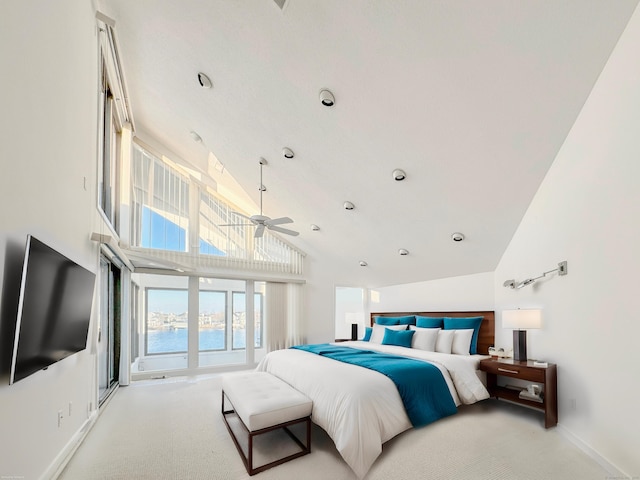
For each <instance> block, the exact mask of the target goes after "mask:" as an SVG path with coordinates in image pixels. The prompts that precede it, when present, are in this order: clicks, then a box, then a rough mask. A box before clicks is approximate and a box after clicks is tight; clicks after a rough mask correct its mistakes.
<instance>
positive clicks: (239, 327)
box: [232, 292, 263, 350]
mask: <svg viewBox="0 0 640 480" xmlns="http://www.w3.org/2000/svg"><path fill="white" fill-rule="evenodd" d="M232 304H233V322H232V328H233V330H232V338H233V349H234V350H240V349H244V348H246V347H247V315H246V293H245V292H233V301H232ZM262 312H263V294H262V293H254V295H253V323H254V347H255V348H261V347H262V323H263V322H262ZM249 321H251V320H249Z"/></svg>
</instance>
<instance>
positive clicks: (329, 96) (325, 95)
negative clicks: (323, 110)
mask: <svg viewBox="0 0 640 480" xmlns="http://www.w3.org/2000/svg"><path fill="white" fill-rule="evenodd" d="M320 101H321V102H322V105H324V106H325V107H333V105H334V104H335V103H336V99H335V97H334V96H333V93H331V92H330V91H329V90H326V89H325V90H320Z"/></svg>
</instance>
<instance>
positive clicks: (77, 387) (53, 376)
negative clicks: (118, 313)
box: [0, 0, 100, 479]
mask: <svg viewBox="0 0 640 480" xmlns="http://www.w3.org/2000/svg"><path fill="white" fill-rule="evenodd" d="M0 16H1V17H2V20H1V23H2V27H1V28H0V64H1V65H2V74H1V78H2V81H1V84H2V88H0V105H2V114H1V115H0V122H2V124H1V125H0V132H2V133H1V135H2V141H0V272H2V273H1V274H0V292H1V297H0V311H1V312H2V325H3V332H5V330H4V328H6V325H7V324H8V323H13V322H15V318H16V317H15V315H16V308H17V297H16V296H17V292H18V289H17V284H18V283H19V281H20V269H21V263H22V257H23V255H24V247H25V242H26V236H27V234H29V233H31V234H34V235H35V236H36V237H37V238H39V239H40V240H42V241H44V242H45V243H47V244H49V245H51V246H52V247H53V248H55V249H57V250H59V251H60V252H62V253H64V254H65V255H67V256H68V257H70V258H72V259H73V260H75V261H77V262H78V263H80V264H82V265H83V266H84V267H86V268H88V269H90V270H91V271H94V272H96V271H97V258H98V256H97V247H96V246H95V245H94V244H93V243H92V242H90V240H89V235H90V233H91V231H93V230H94V229H95V228H97V226H98V225H99V223H100V222H99V217H98V215H97V211H96V200H95V196H96V191H95V183H96V131H97V84H98V81H97V39H96V36H95V20H94V10H93V7H92V5H91V2H90V1H88V0H58V1H55V2H44V1H36V0H24V1H19V2H3V3H2V7H1V13H0ZM85 177H86V179H87V188H86V189H85V188H84V178H85ZM94 305H95V302H94ZM95 310H96V309H95V306H94V319H95V318H96V315H95V313H96V312H95ZM5 340H6V339H3V341H2V346H1V347H0V356H1V357H2V359H3V363H4V362H6V358H7V354H8V355H9V357H10V352H8V351H7V344H6V342H5ZM95 370H96V369H95V357H94V356H93V355H92V354H91V353H90V350H85V351H83V352H81V353H79V354H76V355H73V356H71V357H68V358H66V359H65V360H62V361H61V362H58V363H57V364H55V365H53V366H51V367H50V368H49V369H48V370H46V371H41V372H39V373H36V374H34V375H32V376H30V377H28V378H26V379H24V380H21V381H19V382H17V383H15V384H14V385H8V381H7V378H6V377H3V378H2V379H0V425H1V431H2V435H1V438H0V452H1V454H0V455H1V459H0V477H3V478H5V477H6V478H8V477H10V476H13V477H12V478H25V479H37V478H40V477H41V476H42V475H44V474H46V472H48V471H49V470H50V468H51V466H52V465H53V464H54V463H55V461H56V457H58V456H59V455H60V453H61V452H63V451H64V449H65V447H66V446H67V444H68V443H69V442H70V441H71V440H72V439H73V438H74V436H75V435H76V434H77V433H78V431H79V429H80V428H81V427H82V425H83V424H84V423H85V422H86V421H87V417H88V409H89V403H90V402H93V403H94V408H95ZM69 402H71V403H72V414H71V416H68V409H69ZM58 410H62V411H63V412H64V417H65V418H64V419H63V422H62V426H61V427H58V423H57V418H58V413H57V412H58Z"/></svg>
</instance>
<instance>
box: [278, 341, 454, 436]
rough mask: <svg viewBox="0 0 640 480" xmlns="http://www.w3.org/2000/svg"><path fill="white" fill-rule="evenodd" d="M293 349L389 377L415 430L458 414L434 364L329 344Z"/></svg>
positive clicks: (300, 346) (301, 346) (442, 378)
mask: <svg viewBox="0 0 640 480" xmlns="http://www.w3.org/2000/svg"><path fill="white" fill-rule="evenodd" d="M291 348H296V349H298V350H304V351H306V352H311V353H315V354H317V355H322V356H323V357H328V358H331V359H333V360H338V361H340V362H345V363H350V364H353V365H359V366H361V367H364V368H368V369H370V370H375V371H376V372H379V373H382V374H383V375H386V376H387V377H389V378H390V379H391V380H393V382H394V383H395V384H396V387H397V388H398V393H399V394H400V397H401V398H402V401H403V403H404V408H405V410H406V412H407V416H408V417H409V420H411V424H412V425H413V426H414V427H421V426H423V425H427V424H429V423H431V422H434V421H436V420H438V419H440V418H443V417H447V416H449V415H453V414H454V413H456V411H457V409H456V405H455V403H454V401H453V398H451V393H450V392H449V387H447V383H446V381H445V379H444V377H443V376H442V373H441V372H440V370H439V369H438V367H436V366H435V365H432V364H430V363H427V362H423V361H420V360H415V359H412V358H406V357H402V356H399V355H390V354H387V353H379V352H373V351H371V350H359V349H357V348H349V347H340V346H336V345H330V344H328V343H322V344H316V345H298V346H295V347H291Z"/></svg>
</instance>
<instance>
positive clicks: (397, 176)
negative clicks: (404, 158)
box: [393, 168, 407, 182]
mask: <svg viewBox="0 0 640 480" xmlns="http://www.w3.org/2000/svg"><path fill="white" fill-rule="evenodd" d="M405 178H407V174H406V173H404V170H400V169H399V168H396V169H395V170H394V171H393V179H394V180H395V181H396V182H401V181H402V180H404V179H405Z"/></svg>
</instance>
